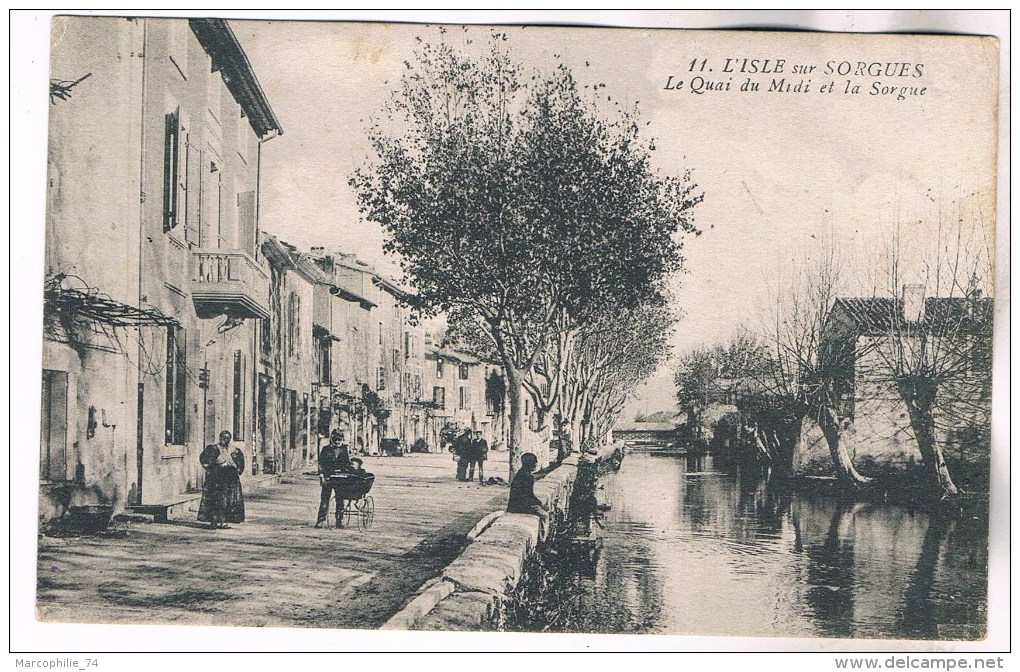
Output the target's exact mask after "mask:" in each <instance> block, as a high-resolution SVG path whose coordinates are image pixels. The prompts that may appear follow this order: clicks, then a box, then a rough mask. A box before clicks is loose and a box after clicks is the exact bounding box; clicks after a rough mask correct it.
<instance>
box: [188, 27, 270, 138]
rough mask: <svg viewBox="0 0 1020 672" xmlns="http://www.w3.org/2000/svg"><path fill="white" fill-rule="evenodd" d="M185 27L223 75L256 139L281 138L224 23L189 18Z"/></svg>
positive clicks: (234, 39) (243, 55) (213, 66)
mask: <svg viewBox="0 0 1020 672" xmlns="http://www.w3.org/2000/svg"><path fill="white" fill-rule="evenodd" d="M189 24H190V25H191V30H192V31H193V32H194V33H195V36H196V37H197V38H198V41H199V42H201V43H202V47H203V48H204V49H205V50H206V52H207V53H208V54H209V56H210V57H211V58H212V68H213V71H214V72H215V71H216V70H219V71H220V72H221V73H222V74H223V81H224V82H226V84H227V88H228V89H230V93H231V94H233V96H234V98H235V99H236V100H237V102H238V104H240V105H241V109H242V110H244V115H245V116H246V117H248V123H250V124H251V127H252V128H253V129H254V130H255V133H256V134H258V136H259V138H263V139H266V138H267V136H269V137H272V136H273V135H282V134H283V127H282V126H280V120H279V119H277V118H276V114H275V113H274V112H273V108H272V107H271V106H270V105H269V99H268V98H266V94H265V92H264V91H263V90H262V85H260V84H259V80H258V79H257V78H256V77H255V71H254V70H252V67H251V63H250V62H249V61H248V56H247V55H246V54H245V53H244V49H242V48H241V43H240V42H238V41H237V36H236V35H234V31H233V30H231V29H230V26H229V25H227V22H226V21H225V20H224V19H190V20H189Z"/></svg>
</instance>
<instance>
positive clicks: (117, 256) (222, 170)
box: [43, 17, 258, 515]
mask: <svg viewBox="0 0 1020 672" xmlns="http://www.w3.org/2000/svg"><path fill="white" fill-rule="evenodd" d="M53 38H54V39H53V45H54V47H53V50H52V54H53V56H52V63H51V72H52V77H53V78H54V79H60V80H75V79H77V78H79V77H81V76H82V75H84V74H88V73H90V76H89V77H88V78H87V79H85V80H83V81H82V83H81V84H80V85H78V86H77V87H75V89H74V90H73V94H72V97H71V99H70V100H62V101H57V104H56V105H53V106H52V109H51V110H50V114H51V121H50V143H51V144H50V150H49V164H50V165H49V192H48V199H49V203H48V214H47V251H46V271H47V276H53V275H55V274H58V273H62V274H66V275H67V276H68V278H69V280H70V281H72V282H70V283H68V284H74V285H75V286H79V287H81V286H85V287H88V288H90V289H94V290H97V291H99V292H101V293H103V294H105V295H108V296H109V297H110V298H112V299H114V300H115V301H117V302H119V303H122V304H125V305H127V306H135V307H138V308H142V309H147V310H154V311H158V312H159V313H162V314H163V315H165V316H168V317H170V318H173V319H175V320H176V321H177V322H178V323H179V325H180V327H181V330H180V331H176V330H175V334H176V336H177V337H178V340H179V342H180V343H181V346H180V348H179V350H180V353H181V355H182V357H180V358H179V360H180V367H179V372H180V373H179V375H180V378H181V381H182V382H181V384H180V386H179V387H178V388H177V389H179V390H180V392H181V393H182V395H183V396H182V397H181V396H180V395H178V396H179V398H181V399H183V403H180V404H178V406H177V408H178V410H177V412H178V413H180V416H181V417H182V418H183V422H182V423H179V424H178V427H179V428H181V429H182V431H180V430H175V431H174V432H172V434H173V435H172V436H168V434H167V423H166V416H167V378H168V376H169V375H171V374H170V369H169V367H168V364H167V351H168V340H169V338H170V336H169V328H167V327H156V326H144V327H137V328H130V329H125V328H118V329H114V330H110V329H107V330H106V332H107V333H105V334H100V335H98V336H96V337H95V338H94V339H93V340H94V342H93V343H91V344H90V347H87V348H84V349H82V348H78V351H77V352H76V349H75V348H71V347H69V346H68V345H67V344H63V343H60V342H59V339H48V342H47V343H46V345H45V347H44V361H43V369H44V370H49V371H56V372H59V374H57V375H63V374H67V380H68V384H67V394H68V397H67V399H68V404H67V405H68V411H67V418H66V422H65V423H63V425H64V426H65V427H66V433H67V442H66V443H67V446H68V450H67V451H66V455H65V461H66V462H67V471H68V474H69V475H70V477H71V478H75V479H76V480H77V481H79V483H78V487H76V488H69V487H63V488H62V492H60V493H56V494H54V495H53V496H50V495H49V494H47V488H46V487H44V488H43V495H44V496H43V500H44V501H45V502H46V505H45V507H44V508H45V509H46V510H45V511H44V513H43V515H46V514H47V513H53V512H54V511H56V510H57V508H59V507H60V506H64V505H67V503H68V502H69V501H70V500H71V499H72V498H91V499H93V500H96V501H107V502H110V503H113V504H114V505H115V506H118V507H119V506H123V505H125V504H130V503H167V502H171V501H174V500H175V499H177V498H179V496H180V495H181V494H182V493H184V492H185V491H188V490H192V491H194V490H196V489H198V488H200V487H201V481H202V470H201V468H200V466H199V465H198V454H199V452H200V451H201V449H202V447H203V446H204V445H205V444H206V443H208V442H210V441H211V440H214V437H215V435H216V433H217V432H218V431H219V430H221V429H232V428H234V427H235V425H236V426H237V427H238V428H239V429H240V430H241V431H240V432H239V434H241V435H242V436H243V437H244V438H243V439H241V440H239V441H238V444H240V445H241V446H242V447H243V449H244V450H245V452H246V453H248V454H251V450H250V449H251V446H252V436H253V430H254V417H255V413H254V408H253V401H254V398H255V395H254V391H255V389H256V386H255V383H256V378H255V375H256V366H255V363H256V354H257V352H256V334H257V324H256V323H257V320H252V319H247V320H244V321H242V322H240V323H231V324H227V323H226V318H225V316H223V315H220V316H218V317H214V318H208V319H200V318H199V317H198V316H197V314H196V311H195V305H194V303H193V299H192V296H191V291H190V284H191V279H192V277H193V275H194V271H195V269H194V263H193V259H194V257H193V253H194V252H195V251H197V250H242V251H243V252H244V253H246V254H248V255H249V256H254V255H255V254H256V250H255V242H254V241H255V239H256V238H255V234H256V230H257V222H256V217H257V212H256V210H255V203H256V202H257V199H256V198H255V194H256V193H257V180H258V139H257V138H256V136H255V133H254V131H253V130H252V129H251V127H250V125H248V123H247V120H245V119H244V118H242V116H241V109H240V106H239V105H238V103H237V102H236V101H235V100H234V98H233V97H232V95H231V94H230V92H229V90H228V89H227V87H226V85H225V84H224V82H223V79H222V76H221V75H220V73H214V72H212V62H211V60H210V58H209V56H208V55H207V54H206V53H205V50H204V49H203V47H202V45H201V44H200V43H199V41H198V39H197V38H196V37H195V35H194V33H193V32H192V31H191V29H190V26H189V24H188V22H187V21H186V20H167V19H119V18H84V17H57V18H55V19H54V20H53ZM168 115H171V117H168ZM170 118H172V119H173V120H175V121H176V122H177V123H176V124H175V125H174V126H175V128H174V132H175V133H176V134H178V137H179V145H178V146H179V155H180V160H179V164H178V165H179V166H180V172H179V180H178V182H177V184H175V185H173V187H174V190H175V191H176V192H177V194H178V199H179V206H178V210H179V214H178V217H177V219H176V223H175V225H174V226H173V227H172V228H170V230H169V231H164V224H165V215H164V207H165V201H164V197H165V193H166V189H165V185H164V177H165V175H166V170H165V160H166V156H167V150H166V148H167V144H166V143H167V136H168V130H169V127H170V125H171V124H170V122H169V121H168V119H170ZM213 186H215V189H214V188H212V187H213ZM238 353H240V357H237V354H238ZM235 361H240V362H241V374H242V375H241V380H240V381H239V382H240V384H239V385H238V384H235V376H234V372H235ZM203 369H204V370H207V371H208V376H209V378H208V379H209V383H208V385H205V384H204V383H203V382H202V378H203V375H204V374H203V372H202V370H203ZM238 395H239V396H238ZM235 398H237V399H238V401H237V402H235ZM90 409H92V410H90ZM235 416H236V419H235ZM52 424H53V423H49V425H52ZM46 425H47V422H46V419H45V418H44V427H45V426H46ZM51 429H52V427H51ZM249 473H250V471H249ZM243 478H244V479H245V480H246V479H247V478H248V474H246V475H245V476H244V477H243ZM49 490H50V491H52V492H56V489H54V488H50V489H49ZM72 491H73V497H69V496H68V495H67V494H66V492H72ZM72 503H74V502H72Z"/></svg>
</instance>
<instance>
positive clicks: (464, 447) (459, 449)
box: [451, 429, 471, 481]
mask: <svg viewBox="0 0 1020 672" xmlns="http://www.w3.org/2000/svg"><path fill="white" fill-rule="evenodd" d="M451 449H452V450H453V454H454V456H455V457H456V459H457V480H458V481H466V480H468V477H467V468H468V463H469V462H470V461H471V430H470V429H465V430H464V433H463V434H461V435H460V436H458V437H457V438H456V439H454V440H453V446H452V447H451Z"/></svg>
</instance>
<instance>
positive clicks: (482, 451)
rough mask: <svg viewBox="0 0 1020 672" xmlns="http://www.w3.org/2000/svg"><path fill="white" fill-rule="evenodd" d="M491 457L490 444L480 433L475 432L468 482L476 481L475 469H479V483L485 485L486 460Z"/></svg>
mask: <svg viewBox="0 0 1020 672" xmlns="http://www.w3.org/2000/svg"><path fill="white" fill-rule="evenodd" d="M488 457H489V443H488V441H486V440H485V439H484V438H482V433H481V432H480V431H475V436H474V439H473V440H472V442H471V462H470V463H469V464H468V480H469V481H471V480H474V478H475V467H476V466H477V467H478V482H479V483H480V484H481V485H485V460H486V459H488Z"/></svg>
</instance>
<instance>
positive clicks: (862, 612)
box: [576, 454, 987, 639]
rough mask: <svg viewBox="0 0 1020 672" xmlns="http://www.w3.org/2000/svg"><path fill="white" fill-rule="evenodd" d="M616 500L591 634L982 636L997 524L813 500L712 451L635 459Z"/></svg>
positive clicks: (615, 483) (616, 488) (615, 486)
mask: <svg viewBox="0 0 1020 672" xmlns="http://www.w3.org/2000/svg"><path fill="white" fill-rule="evenodd" d="M600 500H602V501H608V502H610V503H611V504H612V510H611V511H609V512H608V514H607V519H606V530H605V540H604V542H605V543H604V547H603V551H602V554H601V557H600V559H599V562H598V565H597V566H596V569H595V575H594V579H593V580H590V579H586V580H585V581H586V582H587V584H588V585H587V587H586V590H584V591H583V593H584V594H583V597H582V598H581V599H582V600H583V609H582V611H584V612H585V613H588V614H590V617H589V618H586V619H584V620H585V621H586V623H585V625H584V626H583V627H580V626H581V623H577V624H576V625H578V626H579V627H578V628H577V629H585V630H588V631H610V632H612V631H615V632H621V631H624V632H633V631H641V632H659V633H672V634H703V635H743V636H748V635H772V636H804V635H806V636H822V637H839V638H845V637H897V638H905V637H909V638H923V639H936V638H941V639H961V638H976V637H981V636H982V635H983V632H984V623H985V620H986V602H987V599H986V593H987V591H986V588H985V585H986V579H987V521H986V520H975V519H971V518H963V519H959V518H946V517H941V516H929V515H927V514H926V513H922V512H918V511H911V510H910V509H907V508H905V507H902V506H897V505H888V504H859V503H858V504H846V503H841V502H839V501H837V500H836V499H835V498H831V497H825V496H819V495H804V494H801V493H798V492H795V491H792V490H790V489H789V488H784V487H780V486H778V485H777V484H776V483H773V482H770V481H769V480H768V478H766V477H765V476H764V475H762V474H760V473H746V472H745V473H740V472H739V470H731V469H727V470H726V471H723V470H722V469H721V468H717V467H716V465H715V464H713V462H712V458H711V456H688V457H684V458H677V457H665V456H651V455H642V454H632V455H629V456H628V457H627V460H626V461H625V462H624V466H623V469H622V470H621V471H620V472H619V473H618V474H615V475H612V476H610V477H608V478H607V479H605V481H604V483H603V490H601V491H600Z"/></svg>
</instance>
